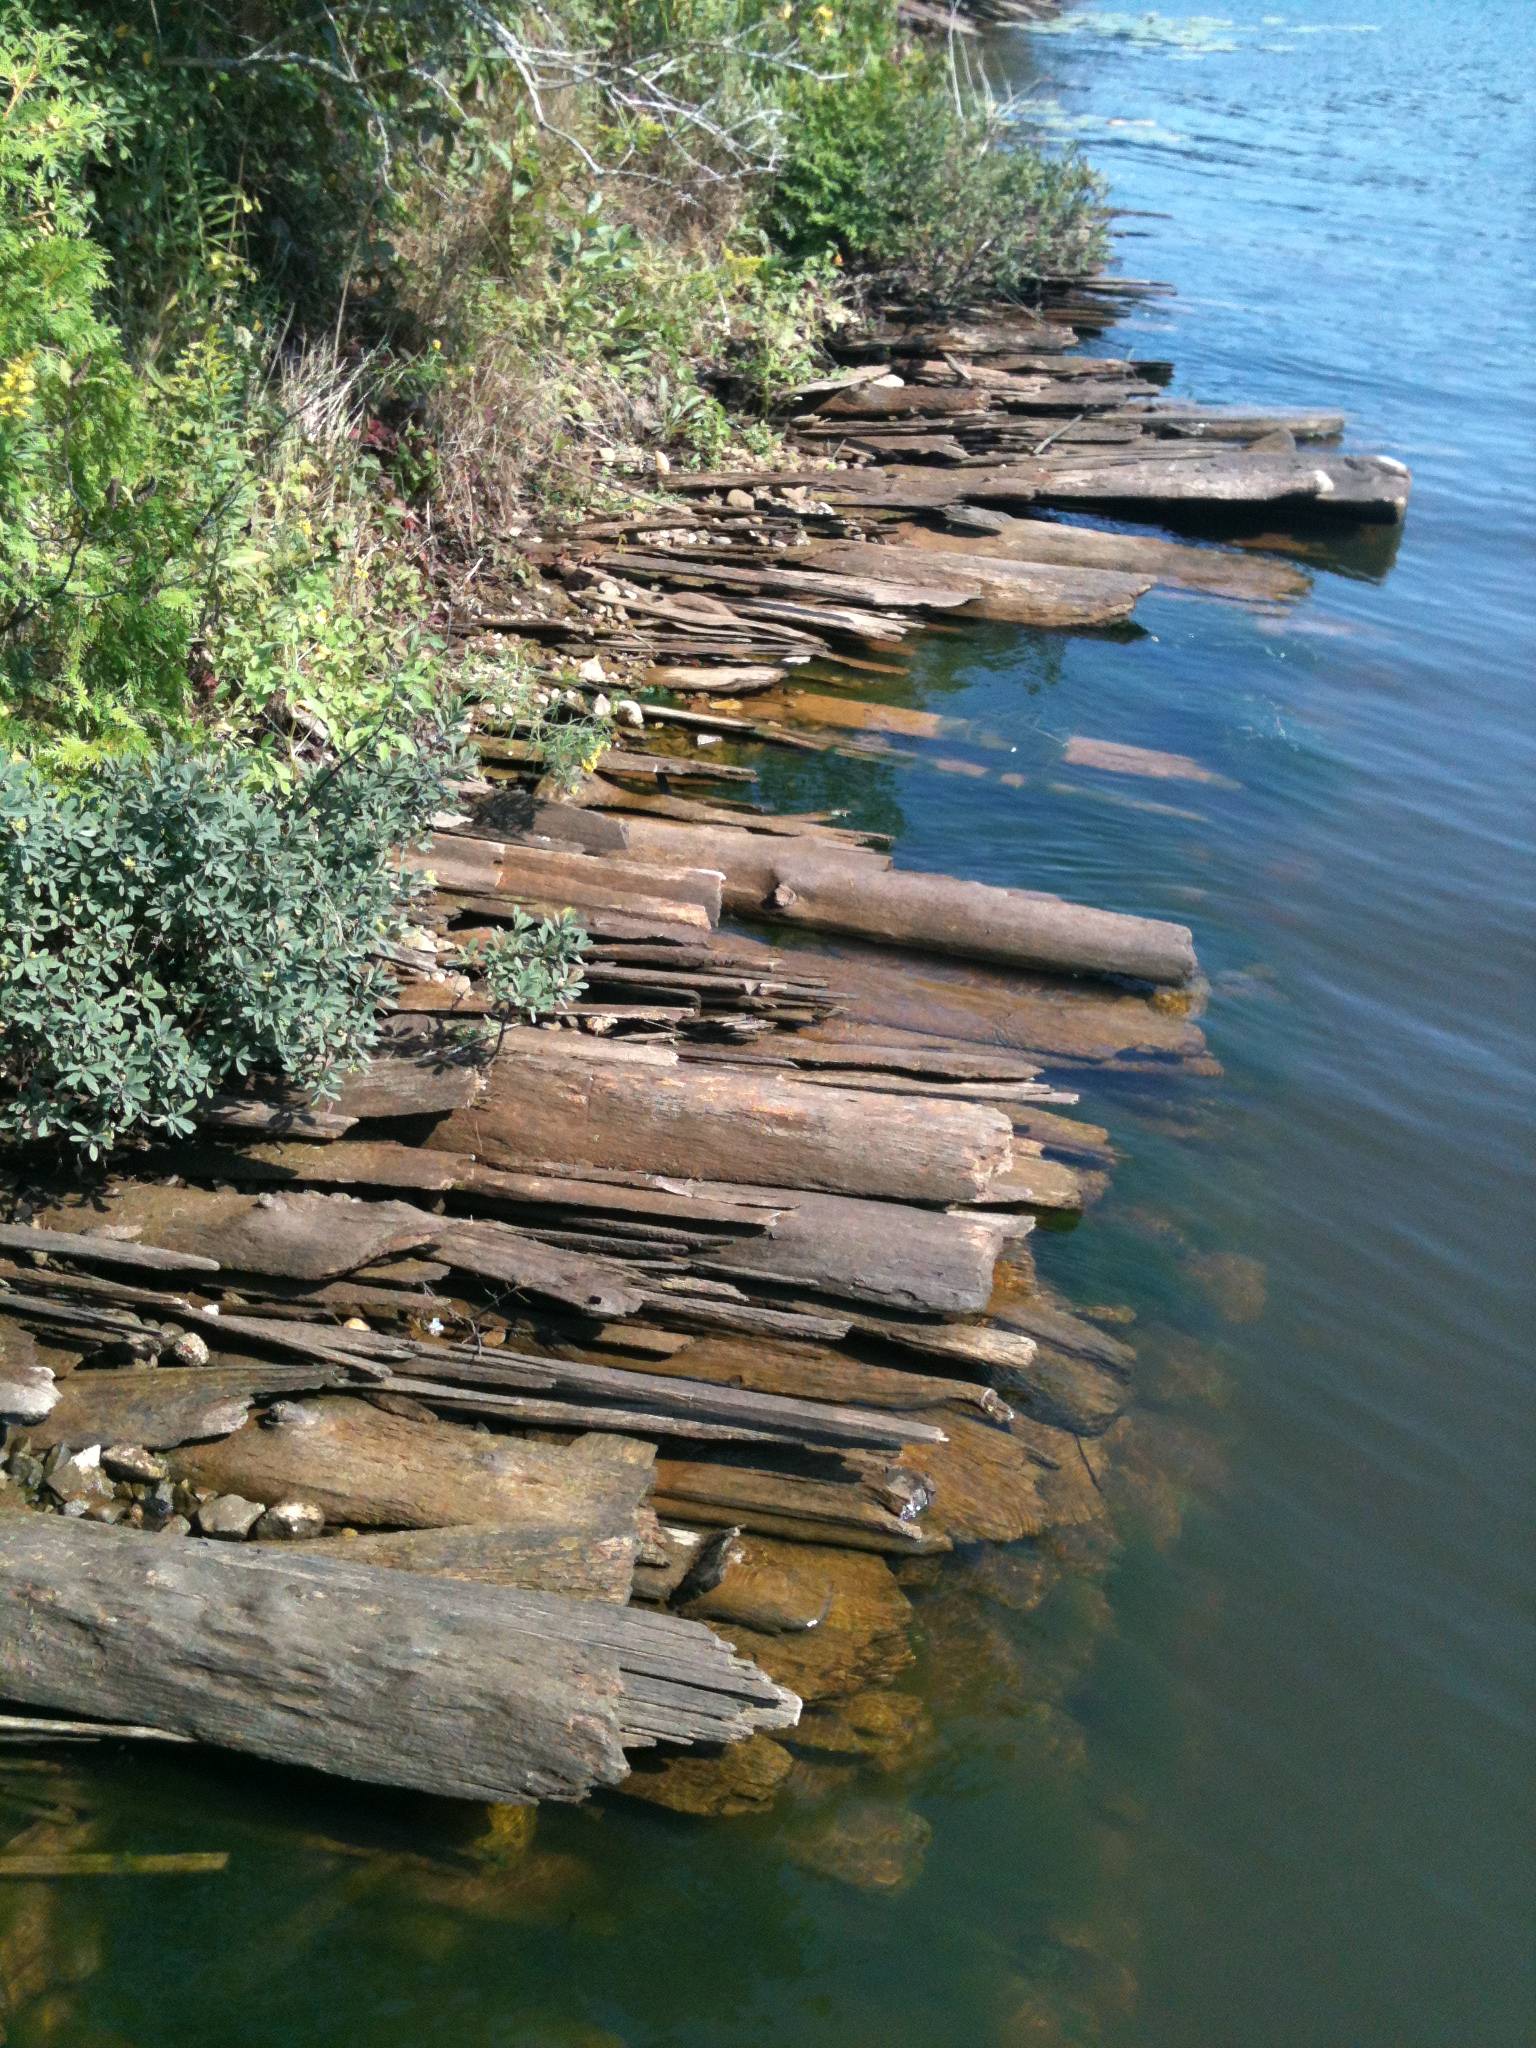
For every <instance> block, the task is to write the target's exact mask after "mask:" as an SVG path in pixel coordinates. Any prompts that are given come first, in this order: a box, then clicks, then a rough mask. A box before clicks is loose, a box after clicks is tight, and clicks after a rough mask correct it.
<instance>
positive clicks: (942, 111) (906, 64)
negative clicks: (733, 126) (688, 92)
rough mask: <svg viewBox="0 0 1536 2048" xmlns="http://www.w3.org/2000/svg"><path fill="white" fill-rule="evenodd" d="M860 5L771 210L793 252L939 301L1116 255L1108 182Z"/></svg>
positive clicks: (805, 118) (844, 29) (793, 137)
mask: <svg viewBox="0 0 1536 2048" xmlns="http://www.w3.org/2000/svg"><path fill="white" fill-rule="evenodd" d="M880 15H881V10H879V9H873V10H872V9H870V8H869V7H867V6H865V7H855V8H853V9H850V10H849V11H848V18H847V19H845V20H844V21H843V22H842V23H841V24H840V26H839V27H838V28H837V29H836V31H834V32H831V33H829V36H828V39H827V49H828V52H829V55H830V56H833V57H835V58H837V59H838V60H839V61H840V63H841V64H842V65H843V66H844V67H845V71H844V75H843V76H842V78H841V79H840V80H839V81H838V82H836V83H831V84H829V83H826V82H824V81H822V80H819V79H805V80H801V81H800V82H799V83H798V84H797V86H796V87H795V88H794V89H793V93H792V111H793V119H792V120H791V122H790V124H789V127H788V145H787V154H786V157H785V161H784V162H783V164H782V166H781V167H780V169H779V171H778V173H777V175H776V177H775V179H774V180H773V183H772V186H771V189H770V190H769V192H768V194H767V196H766V198H765V201H764V207H763V218H764V221H765V223H766V225H767V227H768V230H769V232H770V233H771V234H772V235H773V236H774V238H775V239H776V240H777V241H778V242H779V244H780V245H781V246H782V247H783V248H785V249H786V250H787V251H788V252H789V253H790V254H791V255H793V256H799V257H802V258H808V257H812V256H816V255H828V254H834V253H835V255H836V257H837V259H838V260H839V261H841V262H842V263H844V264H846V265H847V266H848V267H849V268H850V269H851V270H855V271H858V272H860V273H862V274H864V275H865V276H866V277H867V278H869V279H870V280H871V282H872V283H873V284H875V285H876V286H877V287H878V288H881V289H885V290H889V291H894V292H897V293H899V294H901V295H902V296H903V297H907V298H913V299H919V300H927V301H929V302H932V303H936V304H951V305H953V304H957V303H959V302H961V301H963V300H965V299H966V298H986V297H1017V296H1020V295H1022V294H1024V293H1026V292H1027V291H1028V290H1029V288H1030V286H1031V285H1032V284H1033V283H1034V282H1035V281H1036V280H1037V279H1039V278H1041V277H1047V276H1055V275H1063V274H1067V275H1070V274H1075V273H1077V272H1080V271H1084V270H1087V269H1089V268H1091V267H1092V265H1093V264H1094V263H1095V262H1096V261H1097V260H1098V258H1099V257H1100V255H1101V254H1102V250H1103V227H1102V215H1101V213H1100V210H1099V205H1098V200H1099V190H1100V188H1099V185H1098V182H1097V180H1096V179H1095V178H1094V176H1093V174H1092V173H1091V172H1090V171H1089V170H1088V169H1087V168H1086V167H1085V166H1084V165H1083V164H1082V163H1080V162H1079V161H1078V160H1077V159H1076V158H1075V157H1073V156H1071V155H1063V154H1050V153H1047V152H1045V151H1044V150H1042V149H1040V148H1037V147H1036V146H1034V145H1033V144H1032V143H1030V142H1029V141H1027V140H1026V139H1025V138H1024V137H1023V136H1022V135H1020V134H1019V133H1018V132H1017V131H1016V129H1014V128H1012V127H1010V126H1009V125H1008V124H1007V123H1006V122H1005V121H1004V120H1003V118H1002V116H1001V114H1000V113H999V111H998V110H997V109H996V108H995V107H994V106H993V105H992V103H991V102H990V100H989V99H988V98H987V96H986V95H985V93H984V92H982V91H980V90H978V89H975V88H972V87H970V86H968V85H967V84H966V83H965V82H964V81H963V80H957V79H956V78H955V76H954V75H953V74H952V73H951V72H950V70H949V69H948V66H947V65H946V63H945V61H944V60H943V59H941V58H940V57H938V56H937V55H936V54H935V53H934V52H933V51H932V50H931V49H929V48H925V47H921V46H918V45H906V44H903V43H901V42H899V41H898V40H896V39H895V38H894V37H893V36H892V35H891V34H890V33H889V32H888V31H885V30H882V28H881V26H880Z"/></svg>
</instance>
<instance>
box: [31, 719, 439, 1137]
mask: <svg viewBox="0 0 1536 2048" xmlns="http://www.w3.org/2000/svg"><path fill="white" fill-rule="evenodd" d="M443 787H444V763H443V760H442V758H441V756H440V755H434V754H431V753H423V752H416V753H399V752H395V753H390V754H378V755H375V756H373V757H371V758H362V759H358V760H355V761H352V762H349V763H344V764H342V765H340V766H338V767H336V768H335V769H334V770H331V771H327V772H323V773H321V774H318V775H316V776H315V777H313V778H312V779H311V780H310V781H309V782H308V783H306V784H303V785H295V786H292V787H290V788H288V789H287V790H284V791H279V792H276V793H267V794H264V793H261V792H256V791H253V790H251V789H250V788H249V787H248V784H247V781H246V775H245V764H244V763H243V762H242V761H241V759H240V758H239V757H238V756H236V755H233V754H230V753H217V754H195V753H191V752H187V751H181V750H177V751H169V752H165V753H161V754H158V755H155V756H153V757H151V758H149V759H125V760H121V761H117V762H113V763H110V764H108V765H106V766H104V767H101V768H99V769H97V770H95V771H94V772H93V773H91V774H90V775H89V776H87V777H85V778H83V779H81V780H80V781H79V782H78V783H77V784H76V785H75V786H74V787H73V788H71V789H69V790H68V791H66V792H63V793H61V792H59V791H58V790H56V789H54V788H52V787H51V786H50V785H49V784H47V783H46V782H45V781H44V779H43V778H42V777H41V776H40V775H39V774H38V773H37V771H36V770H35V769H33V768H31V767H28V766H26V765H24V764H22V763H19V762H14V761H13V762H3V763H0V1132H3V1133H4V1134H5V1136H7V1137H9V1138H12V1139H19V1140H22V1141H27V1142H30V1141H38V1140H53V1141H63V1142H64V1143H66V1144H69V1145H71V1146H75V1147H79V1148H81V1149H83V1150H84V1151H86V1152H87V1153H89V1154H90V1155H91V1156H92V1157H93V1158H94V1157H96V1156H98V1155H99V1154H100V1153H102V1152H104V1151H106V1150H108V1149H109V1148H110V1147H112V1146H114V1145H116V1144H117V1143H118V1142H119V1141H120V1140H121V1139H123V1138H124V1137H125V1136H127V1135H129V1134H130V1133H135V1132H147V1131H160V1132H164V1133H166V1134H168V1135H171V1136H178V1137H179V1136H185V1135H187V1134H188V1133H189V1132H190V1131H191V1130H192V1128H193V1125H194V1122H195V1120H196V1118H197V1116H198V1115H199V1113H200V1112H201V1111H202V1110H203V1109H205V1108H206V1107H207V1105H208V1103H209V1102H210V1100H211V1099H212V1098H213V1097H214V1096H215V1095H216V1094H218V1092H219V1091H220V1090H221V1089H222V1088H224V1087H226V1086H228V1085H230V1084H231V1083H232V1082H234V1081H235V1080H237V1079H239V1078H241V1077H243V1076H246V1075H250V1074H262V1075H268V1076H273V1077H280V1078H281V1079H283V1080H285V1081H289V1082H294V1083H298V1084H300V1085H302V1086H304V1087H306V1088H309V1089H312V1090H314V1091H315V1092H316V1093H317V1094H325V1093H327V1092H332V1091H334V1088H335V1085H336V1083H337V1080H338V1078H339V1077H340V1075H341V1074H342V1073H343V1072H344V1071H345V1070H346V1069H347V1068H348V1067H350V1066H353V1065H355V1064H356V1063H357V1062H358V1061H359V1060H361V1059H362V1058H363V1056H364V1055H365V1054H366V1053H367V1051H368V1049H369V1047H370V1046H371V1045H372V1044H373V1043H374V1040H375V1035H376V1025H375V1015H376V1009H377V1005H378V1003H379V1000H380V998H381V997H382V996H383V994H384V993H385V991H386V989H387V987H388V985H389V983H388V976H387V972H386V970H385V969H383V968H382V967H381V966H380V964H379V962H378V959H377V948H378V947H379V946H380V945H381V943H383V942H385V941H386V940H387V939H388V938H389V936H390V934H391V932H392V930H393V929H394V928H395V927H396V926H397V925H398V924H399V922H400V921H401V919H402V917H403V915H404V912H405V906H406V904H407V902H408V900H409V897H410V895H411V893H412V888H413V883H412V880H411V878H410V876H409V875H408V874H407V872H406V870H405V869H404V867H403V865H402V862H401V860H400V858H399V855H398V853H397V849H398V848H399V847H401V846H403V845H407V844H409V843H410V842H412V841H414V840H418V839H419V838H420V837H421V835H422V833H423V832H424V830H425V828H426V825H427V822H428V820H429V818H430V817H431V814H432V812H433V810H434V809H435V808H436V807H437V806H438V805H439V804H440V803H441V801H442V794H443Z"/></svg>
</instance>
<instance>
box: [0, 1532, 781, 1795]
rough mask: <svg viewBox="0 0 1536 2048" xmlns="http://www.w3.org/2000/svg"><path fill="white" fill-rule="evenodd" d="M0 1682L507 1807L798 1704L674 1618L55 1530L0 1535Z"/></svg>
mask: <svg viewBox="0 0 1536 2048" xmlns="http://www.w3.org/2000/svg"><path fill="white" fill-rule="evenodd" d="M0 1668H3V1669H4V1671H5V1683H6V1690H7V1691H8V1692H9V1693H10V1694H11V1696H12V1697H13V1698H15V1699H17V1700H19V1701H21V1702H22V1703H24V1704H26V1705H30V1706H41V1707H49V1708H54V1709H57V1710H59V1711H62V1712H66V1713H73V1714H90V1715H93V1716H98V1717H100V1718H102V1719H105V1720H121V1721H137V1722H147V1723H149V1724H150V1725H152V1726H156V1727H161V1728H165V1729H168V1730H170V1731H172V1732H174V1733H177V1734H183V1735H190V1736H193V1737H195V1738H196V1739H197V1740H199V1741H204V1742H212V1743H215V1744H218V1745H220V1746H223V1747H227V1748H231V1749H237V1750H242V1751H245V1752H247V1753H250V1754H254V1755H257V1756H263V1757H268V1758H271V1759H274V1760H276V1761H278V1762H282V1763H299V1764H307V1765H310V1766H313V1767H316V1768H319V1769H321V1770H329V1771H334V1772H338V1773H339V1774H341V1775H343V1776H346V1777H353V1778H361V1779H363V1780H365V1781H367V1782H370V1783H374V1784H390V1785H401V1786H407V1787H411V1788H414V1789H416V1790H419V1791H425V1792H435V1793H440V1794H446V1795H447V1796H449V1797H453V1798H462V1799H480V1800H495V1801H508V1802H520V1801H526V1800H528V1799H532V1798H551V1799H579V1798H581V1797H582V1796H583V1795H584V1794H585V1793H587V1792H588V1791H590V1790H591V1789H592V1787H593V1786H594V1785H599V1784H602V1785H613V1784H616V1783H618V1781H619V1780H620V1779H621V1778H622V1777H623V1776H624V1774H625V1771H626V1768H627V1766H626V1762H625V1757H624V1746H625V1744H626V1743H627V1742H628V1743H648V1742H650V1741H654V1740H657V1739H663V1738H665V1739H672V1740H680V1741H692V1740H699V1739H706V1740H714V1741H729V1740H733V1739H739V1738H740V1737H742V1736H745V1735H748V1734H750V1733H752V1732H754V1730H756V1729H758V1728H761V1727H782V1726H785V1725H787V1724H789V1723H792V1722H793V1720H794V1718H795V1717H796V1714H797V1713H798V1704H799V1703H798V1701H797V1700H795V1699H794V1697H793V1695H791V1694H788V1693H786V1692H785V1691H784V1690H783V1689H782V1688H779V1687H776V1686H773V1685H772V1684H770V1683H769V1682H768V1681H767V1680H765V1679H764V1678H763V1677H762V1676H761V1674H760V1673H758V1672H757V1671H756V1670H755V1669H754V1668H753V1667H752V1666H751V1665H748V1664H746V1663H744V1662H743V1661H742V1660H741V1659H739V1658H736V1657H735V1656H733V1655H731V1654H730V1653H729V1651H728V1650H727V1649H726V1648H725V1646H724V1645H722V1644H721V1643H720V1642H719V1640H718V1638H716V1637H715V1636H713V1635H712V1634H711V1633H710V1632H709V1631H708V1630H707V1629H704V1628H702V1627H700V1626H698V1625H697V1624H693V1623H689V1622H686V1621H684V1620H682V1619H681V1618H679V1617H675V1616H664V1615H656V1616H653V1615H650V1614H648V1613H646V1612H645V1611H644V1610H641V1609H633V1610H632V1609H625V1608H614V1607H612V1606H610V1605H609V1604H608V1603H606V1602H604V1601H592V1600H582V1601H575V1600H561V1599H559V1598H557V1597H555V1596H552V1595H548V1594H537V1593H525V1592H521V1591H518V1590H517V1589H515V1588H511V1587H502V1586H487V1585H475V1584H468V1583H465V1582H462V1581H459V1580H453V1579H437V1578H426V1577H422V1576H420V1575H418V1574H415V1573H412V1572H404V1571H393V1570H381V1569H379V1568H378V1567H375V1566H369V1565H363V1564H355V1563H352V1562H351V1561H349V1560H344V1559H341V1558H337V1557H332V1556H329V1555H327V1556H323V1557H316V1556H314V1555H313V1554H311V1553H309V1552H306V1551H305V1549H304V1548H303V1547H302V1546H300V1547H298V1548H297V1549H294V1548H290V1549H288V1550H285V1551H283V1552H281V1553H277V1552H275V1551H272V1552H269V1551H268V1550H266V1549H265V1548H264V1547H262V1546H256V1545H251V1546H238V1547H237V1546H234V1545H227V1544H211V1543H209V1544H204V1543H187V1544H182V1545H171V1546H167V1545H165V1544H163V1543H159V1542H154V1541H152V1540H147V1539H145V1538H144V1537H142V1536H139V1535H136V1534H132V1533H125V1532H123V1531H120V1530H115V1529H104V1528H95V1527H91V1526H89V1525H86V1524H82V1523H70V1522H64V1521H61V1520H59V1519H58V1518H57V1517H53V1516H43V1515H39V1516H35V1517H15V1518H11V1519H9V1520H7V1522H6V1523H5V1525H4V1526H3V1528H0Z"/></svg>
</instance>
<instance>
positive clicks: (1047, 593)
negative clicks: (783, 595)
mask: <svg viewBox="0 0 1536 2048" xmlns="http://www.w3.org/2000/svg"><path fill="white" fill-rule="evenodd" d="M794 559H795V560H796V561H802V562H806V563H808V564H811V565H814V566H816V567H825V568H828V569H846V570H857V571H862V572H864V573H866V574H870V575H881V574H885V575H890V576H897V575H900V576H904V577H905V578H906V579H907V580H908V581H909V582H911V583H914V584H916V585H918V586H919V587H924V586H928V585H932V586H934V587H936V588H939V589H948V588H953V589H956V590H967V591H969V592H970V594H971V602H972V605H973V606H975V605H976V604H978V602H979V603H984V604H985V605H986V606H987V608H988V612H989V616H992V617H999V616H1002V615H1005V614H1006V616H1007V617H1008V618H1010V619H1012V620H1013V621H1014V622H1015V623H1017V624H1019V625H1027V626H1040V627H1054V628H1065V627H1072V626H1107V625H1112V624H1114V623H1115V622H1116V621H1117V620H1119V619H1125V618H1129V617H1130V615H1131V612H1132V611H1133V610H1134V608H1135V605H1136V603H1137V600H1138V599H1139V598H1142V597H1144V596H1145V595H1146V593H1147V592H1148V590H1150V589H1151V587H1152V583H1151V579H1150V577H1147V576H1138V575H1134V574H1127V573H1126V572H1124V571H1122V570H1119V569H1108V568H1104V569H1100V568H1088V567H1075V566H1070V565H1063V564H1053V563H1045V562H1029V561H1025V560H1023V559H1021V558H1017V557H1015V558H1012V559H1010V558H1007V557H993V556H989V555H986V554H983V553H980V552H977V553H974V554H961V553H959V552H957V551H950V552H948V553H945V554H935V553H932V552H930V551H927V550H925V549H922V548H915V547H909V546H900V545H893V544H887V543H874V542H869V541H826V542H817V543H814V544H813V545H811V546H809V547H803V548H800V549H797V550H796V551H795V555H794Z"/></svg>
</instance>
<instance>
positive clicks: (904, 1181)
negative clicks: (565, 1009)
mask: <svg viewBox="0 0 1536 2048" xmlns="http://www.w3.org/2000/svg"><path fill="white" fill-rule="evenodd" d="M573 1055H574V1056H573ZM664 1060H665V1062H666V1063H662V1061H658V1062H657V1063H656V1064H645V1065H643V1066H642V1065H632V1064H630V1063H628V1062H620V1061H611V1060H604V1059H601V1058H597V1057H592V1056H589V1055H588V1054H587V1051H586V1048H585V1047H584V1045H582V1044H581V1043H580V1042H576V1043H575V1044H573V1046H572V1049H571V1052H570V1053H566V1052H564V1051H561V1052H555V1053H551V1054H549V1055H545V1054H540V1055H539V1056H538V1057H536V1058H532V1057H530V1058H526V1059H520V1060H517V1061H502V1062H499V1063H498V1065H497V1067H496V1069H495V1071H494V1072H493V1073H492V1075H491V1077H490V1081H489V1083H488V1085H487V1088H486V1092H485V1094H484V1095H483V1096H482V1097H481V1099H480V1101H479V1102H477V1103H476V1104H475V1105H474V1106H473V1107H471V1108H468V1109H462V1110H456V1111H455V1112H454V1113H453V1115H451V1116H449V1117H447V1118H446V1119H445V1120H444V1121H443V1122H442V1123H441V1124H439V1125H438V1126H437V1127H436V1128H435V1129H434V1131H433V1132H432V1134H431V1136H430V1137H429V1139H428V1141H427V1142H428V1145H429V1146H432V1147H441V1148H443V1149H446V1150H449V1151H453V1152H459V1153H469V1154H471V1155H473V1156H474V1157H475V1158H478V1159H480V1160H482V1161H484V1162H485V1163H486V1164H487V1165H489V1166H491V1167H494V1168H540V1167H545V1166H548V1165H549V1164H550V1163H551V1162H555V1161H558V1162H560V1163H562V1164H565V1165H569V1166H572V1167H574V1168H576V1169H578V1170H581V1169H591V1168H617V1169H621V1170H629V1171H634V1172H649V1173H653V1174H662V1175H673V1174H676V1175H686V1176H688V1177H689V1178H698V1179H702V1180H710V1181H726V1180H730V1181H741V1182H747V1183H750V1184H752V1185H762V1186H771V1187H785V1186H789V1187H800V1188H806V1189H812V1190H817V1191H820V1192H824V1193H830V1194H845V1195H857V1196H881V1197H890V1198H894V1199H897V1200H907V1201H922V1202H965V1201H971V1200H974V1199H975V1197H976V1196H978V1195H979V1194H981V1193H983V1192H984V1191H985V1190H986V1188H987V1187H988V1185H989V1184H990V1183H991V1181H992V1180H993V1179H994V1177H995V1176H996V1175H997V1174H998V1173H999V1172H1001V1171H1003V1170H1004V1169H1005V1168H1006V1166H1007V1164H1008V1161H1009V1159H1010V1157H1011V1153H1012V1129H1011V1126H1010V1125H1009V1122H1008V1119H1007V1118H1006V1117H1005V1116H1003V1115H1002V1114H1001V1113H1000V1112H999V1111H997V1110H995V1109H990V1108H987V1107H985V1106H984V1105H981V1104H971V1103H956V1104H954V1105H953V1106H951V1105H949V1104H939V1103H933V1104H928V1103H925V1104H924V1105H923V1110H922V1114H921V1115H915V1114H914V1113H913V1112H912V1110H911V1109H910V1107H909V1106H908V1105H906V1104H904V1103H900V1102H895V1101H890V1102H886V1101H881V1100H879V1099H876V1100H874V1101H872V1100H871V1099H870V1098H869V1097H867V1096H864V1095H859V1094H856V1093H854V1092H852V1091H848V1092H845V1093H843V1094H839V1093H838V1091H837V1090H836V1089H834V1088H806V1087H801V1086H798V1085H797V1084H796V1083H795V1081H794V1080H793V1078H792V1077H786V1076H783V1075H779V1074H774V1073H765V1074H761V1075H759V1074H757V1073H750V1074H749V1073H742V1072H733V1071H731V1070H730V1069H729V1068H721V1069H708V1068H702V1067H698V1066H688V1065H684V1064H683V1063H681V1062H679V1061H677V1060H676V1058H675V1056H674V1055H665V1056H664ZM333 1149H334V1148H327V1150H333Z"/></svg>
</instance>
